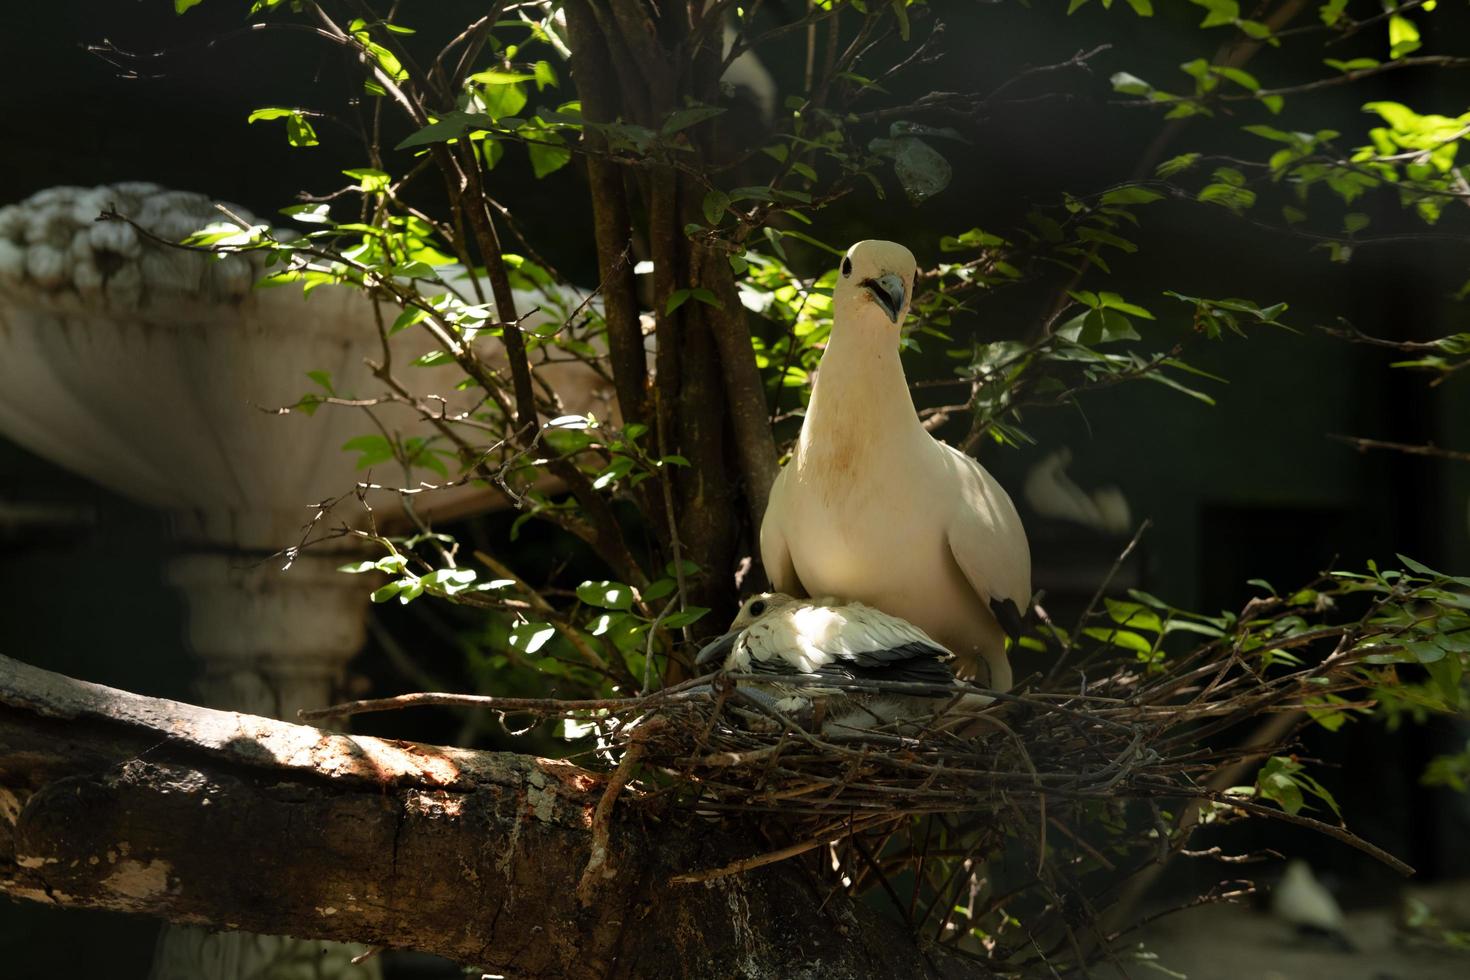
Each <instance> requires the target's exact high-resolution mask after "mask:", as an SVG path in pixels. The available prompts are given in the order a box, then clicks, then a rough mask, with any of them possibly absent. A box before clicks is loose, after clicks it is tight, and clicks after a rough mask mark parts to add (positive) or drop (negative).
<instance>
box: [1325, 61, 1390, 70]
mask: <svg viewBox="0 0 1470 980" xmlns="http://www.w3.org/2000/svg"><path fill="white" fill-rule="evenodd" d="M1322 63H1323V64H1324V65H1326V66H1327V67H1328V68H1336V69H1337V70H1338V71H1341V72H1349V71H1365V70H1367V69H1369V68H1377V67H1378V64H1379V62H1378V59H1377V58H1353V59H1351V60H1349V61H1339V60H1338V59H1336V58H1324V59H1323V60H1322Z"/></svg>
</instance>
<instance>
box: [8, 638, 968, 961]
mask: <svg viewBox="0 0 1470 980" xmlns="http://www.w3.org/2000/svg"><path fill="white" fill-rule="evenodd" d="M605 778H606V777H605V776H604V775H602V774H596V773H592V772H588V771H586V770H583V769H580V768H578V767H576V766H573V765H571V764H569V763H565V762H559V761H555V760H549V759H536V758H532V757H530V756H522V755H514V754H509V753H486V752H472V751H467V750H463V749H456V748H446V747H440V746H431V745H420V744H415V743H409V742H401V741H389V740H383V739H376V738H368V737H364V736H351V735H334V734H330V733H327V732H323V731H320V730H317V729H313V728H307V727H304V726H299V725H290V724H286V723H284V722H278V721H272V720H270V719H266V718H258V717H253V716H250V715H242V714H236V713H234V712H227V711H214V710H210V709H207V708H198V707H194V706H191V705H186V704H179V703H177V702H173V701H164V700H159V699H154V698H147V697H141V696H139V695H135V694H128V693H126V692H123V691H117V690H113V689H110V688H106V687H101V686H99V685H95V684H88V683H85V682H82V681H77V680H72V679H70V678H67V677H62V676H60V675H57V674H52V673H49V672H47V671H44V670H41V669H39V668H36V667H31V666H27V665H25V664H21V663H19V662H17V661H14V660H10V659H8V658H4V657H0V892H4V893H5V894H6V895H8V896H10V897H12V898H18V899H27V900H30V901H35V902H42V903H45V904H49V905H55V906H61V907H69V908H103V909H112V910H115V911H121V912H129V913H134V914H141V915H149V916H154V917H157V918H162V919H167V920H169V921H173V922H185V923H193V924H202V925H206V926H214V927H218V928H229V929H247V930H252V931H256V932H263V933H278V934H279V933H289V934H292V935H296V936H301V937H310V938H321V939H336V940H355V941H360V942H368V943H373V944H377V945H385V946H398V947H409V948H414V949H420V950H426V951H429V952H433V953H437V954H440V955H442V956H447V957H449V958H451V959H454V960H456V961H458V962H461V963H466V964H473V965H475V966H477V967H480V968H484V969H490V970H492V971H494V972H501V973H508V974H513V975H515V976H517V977H530V978H537V977H572V978H582V977H589V978H590V977H637V976H660V977H704V976H732V975H735V974H736V973H740V972H742V971H746V970H754V971H755V972H756V973H757V974H759V975H768V976H792V975H795V974H797V973H799V972H803V971H804V970H805V969H806V968H807V967H808V966H809V964H811V963H813V962H816V963H821V964H822V968H823V973H824V975H827V976H913V977H919V976H946V977H979V976H986V975H987V974H986V973H985V971H984V968H983V967H980V966H978V965H975V964H972V963H968V962H965V961H962V960H960V959H959V958H957V957H950V956H947V955H945V954H943V953H932V952H931V953H930V958H929V959H926V958H925V956H924V955H922V954H921V953H920V952H919V951H918V949H917V948H916V946H915V944H914V942H913V940H912V939H911V938H910V937H909V936H908V935H907V934H906V933H904V932H903V930H902V928H901V927H900V926H898V925H897V924H895V923H892V922H889V921H886V920H884V919H882V918H881V917H879V916H877V915H875V914H874V913H873V912H871V911H870V910H868V909H866V908H864V907H863V906H861V905H857V904H851V903H849V902H848V901H847V900H846V898H845V897H843V896H840V895H839V896H837V897H835V898H833V899H832V900H831V901H830V902H828V903H827V905H826V908H825V909H823V908H822V907H821V902H822V899H823V897H824V896H823V895H821V894H819V893H818V892H817V890H815V889H813V888H812V887H811V886H810V885H809V884H808V882H807V881H806V879H805V878H804V876H803V874H802V873H801V869H800V868H798V867H797V866H796V865H795V864H792V863H786V864H782V865H777V866H773V867H769V868H764V869H761V870H760V871H758V872H753V873H750V874H746V875H743V876H740V877H736V878H730V879H724V880H721V882H720V883H719V884H718V885H700V886H693V887H676V886H672V885H671V884H670V881H671V879H672V878H673V877H674V876H675V875H677V874H680V873H683V872H686V871H688V870H689V869H690V868H696V867H714V866H722V865H723V864H725V863H728V862H730V861H733V860H738V859H739V858H740V857H742V856H744V855H745V854H747V853H748V852H749V850H750V847H749V846H748V845H746V846H742V842H741V841H740V839H739V838H737V837H735V836H732V835H730V834H728V833H720V832H718V831H716V830H715V829H714V828H713V827H712V826H711V825H709V824H706V823H702V822H700V821H698V820H697V818H694V817H693V816H692V815H690V814H688V813H686V812H680V811H674V810H670V809H668V808H667V807H665V808H663V809H662V810H654V809H653V808H651V807H649V806H646V805H639V802H638V799H637V798H636V797H635V796H634V795H633V794H632V793H631V792H627V793H624V794H623V795H622V796H621V797H620V799H619V801H618V804H617V805H616V806H615V807H611V809H610V811H609V812H610V816H609V817H608V820H607V825H606V829H607V839H608V840H609V842H610V848H609V851H608V854H609V858H608V863H607V865H604V874H606V873H607V869H608V868H609V867H610V869H611V875H610V876H609V877H599V878H598V879H597V880H596V882H595V883H594V884H595V887H594V888H593V892H592V897H593V900H594V907H593V908H592V909H583V908H582V907H581V906H580V905H579V903H578V900H577V895H576V883H577V881H578V879H579V878H580V876H581V874H582V872H583V870H584V869H585V868H586V866H587V862H588V859H589V856H590V854H591V850H592V837H593V833H592V826H591V825H592V815H593V813H594V810H595V809H596V807H597V805H598V803H599V802H600V800H601V798H602V795H603V790H604V781H605ZM834 926H835V928H834Z"/></svg>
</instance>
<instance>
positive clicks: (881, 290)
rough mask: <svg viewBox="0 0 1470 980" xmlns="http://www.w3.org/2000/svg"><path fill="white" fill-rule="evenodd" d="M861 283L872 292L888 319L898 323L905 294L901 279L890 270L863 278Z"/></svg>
mask: <svg viewBox="0 0 1470 980" xmlns="http://www.w3.org/2000/svg"><path fill="white" fill-rule="evenodd" d="M862 285H863V288H864V289H866V290H868V292H870V293H872V294H873V298H874V299H876V300H877V301H878V305H879V306H881V307H883V312H884V313H887V314H888V319H889V320H891V321H893V322H894V323H895V324H896V323H898V318H899V315H900V314H901V313H902V312H903V301H904V294H905V290H904V288H903V280H902V279H900V278H899V277H898V276H896V275H894V274H893V273H891V272H885V273H884V274H883V275H881V276H877V277H875V278H872V279H864V280H863V282H862Z"/></svg>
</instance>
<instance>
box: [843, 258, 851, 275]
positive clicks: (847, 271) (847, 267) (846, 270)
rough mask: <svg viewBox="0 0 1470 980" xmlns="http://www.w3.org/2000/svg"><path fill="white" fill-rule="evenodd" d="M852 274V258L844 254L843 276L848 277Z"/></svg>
mask: <svg viewBox="0 0 1470 980" xmlns="http://www.w3.org/2000/svg"><path fill="white" fill-rule="evenodd" d="M850 275H852V259H850V258H848V257H847V256H845V255H844V256H843V257H842V278H844V279H846V278H847V277H848V276H850Z"/></svg>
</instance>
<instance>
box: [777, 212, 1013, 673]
mask: <svg viewBox="0 0 1470 980" xmlns="http://www.w3.org/2000/svg"><path fill="white" fill-rule="evenodd" d="M915 271H916V266H915V263H914V256H913V253H911V252H910V251H909V250H908V249H906V248H904V247H903V246H902V245H898V244H895V243H893V242H884V241H862V242H858V243H857V244H856V245H854V246H852V248H850V249H848V250H847V255H846V256H845V257H844V258H843V260H842V268H841V274H840V276H839V277H838V279H837V286H836V289H835V290H834V291H833V296H832V305H833V321H832V337H831V339H830V340H829V341H828V342H827V350H826V352H825V353H824V354H823V355H822V362H821V366H820V369H819V370H818V372H817V381H816V385H815V387H813V389H812V397H811V403H810V404H809V405H808V407H807V411H806V420H805V422H804V423H803V425H802V428H801V436H800V438H799V439H798V440H797V443H796V449H795V451H794V452H793V454H792V457H791V461H790V462H789V463H787V464H786V466H785V468H784V469H782V470H781V473H780V475H778V476H777V478H776V482H775V484H774V485H773V486H772V488H771V497H770V503H769V504H768V505H767V508H766V515H765V519H764V521H763V522H762V524H761V536H760V547H761V559H762V561H763V562H764V563H765V566H766V573H767V574H768V575H769V576H770V578H771V583H772V586H773V587H774V588H775V589H776V590H777V591H779V592H786V593H790V594H793V595H840V596H846V597H848V598H850V599H852V600H854V601H859V602H864V603H867V604H868V605H870V606H875V607H877V608H879V609H882V610H883V611H884V612H886V613H889V614H891V615H894V616H899V617H902V618H903V619H906V620H908V621H910V622H912V623H913V624H915V625H916V626H918V627H920V628H921V629H923V630H924V631H925V632H926V633H927V634H929V635H930V636H932V637H934V638H935V639H936V640H938V641H939V643H940V644H942V645H943V646H945V647H947V648H948V649H950V650H952V651H954V652H955V654H956V655H957V656H958V658H959V672H960V674H961V675H962V676H967V677H973V678H975V679H976V680H977V681H978V682H979V683H981V684H982V685H985V686H987V687H990V688H991V689H993V690H1000V691H1003V690H1006V689H1008V688H1009V687H1010V684H1011V668H1010V663H1009V661H1008V660H1007V659H1006V649H1005V634H1006V632H1014V631H1015V628H1016V626H1017V625H1018V623H1019V614H1020V611H1021V610H1023V609H1025V608H1026V606H1027V603H1028V602H1029V600H1030V596H1031V552H1030V549H1029V547H1028V546H1027V544H1026V532H1025V530H1024V529H1023V528H1022V527H1021V519H1020V517H1019V516H1018V515H1017V513H1016V508H1015V505H1014V504H1012V503H1011V498H1010V497H1008V496H1007V495H1006V492H1005V491H1004V490H1003V489H1001V487H1000V484H998V483H996V482H995V480H994V478H992V477H991V475H990V474H989V473H987V472H985V470H984V468H982V467H981V466H980V464H979V463H977V462H976V461H975V460H973V459H971V458H970V457H968V456H966V455H965V454H964V453H961V452H959V451H958V450H956V449H953V448H951V447H949V446H947V445H945V444H944V443H942V442H939V441H938V440H936V439H934V438H933V437H932V436H930V435H929V433H928V432H926V431H924V427H923V426H922V425H921V424H920V423H919V419H918V416H917V414H916V413H915V411H914V403H913V399H912V398H911V397H910V395H909V388H908V382H907V380H906V379H905V378H904V373H903V364H902V362H901V361H900V360H899V356H898V348H899V328H900V327H901V325H902V324H903V320H904V316H905V314H906V313H907V312H908V308H909V302H910V298H911V293H912V290H913V283H914V274H915ZM997 616H1000V617H1001V620H997ZM1002 620H1003V621H1007V622H1006V625H1007V627H1008V629H1006V630H1003V629H1002V626H1001V621H1002Z"/></svg>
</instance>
